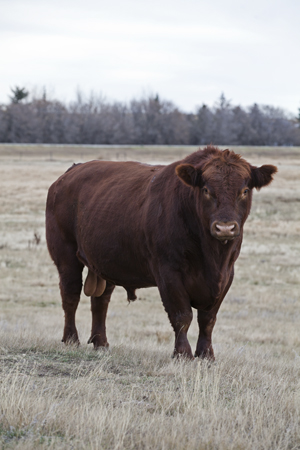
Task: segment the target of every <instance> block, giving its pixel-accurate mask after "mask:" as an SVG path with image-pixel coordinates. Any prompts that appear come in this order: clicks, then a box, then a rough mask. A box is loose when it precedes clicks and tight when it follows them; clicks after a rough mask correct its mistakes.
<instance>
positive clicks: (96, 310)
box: [88, 282, 115, 349]
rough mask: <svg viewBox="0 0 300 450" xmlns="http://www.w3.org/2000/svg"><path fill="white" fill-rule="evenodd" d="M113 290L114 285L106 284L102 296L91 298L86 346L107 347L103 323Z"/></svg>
mask: <svg viewBox="0 0 300 450" xmlns="http://www.w3.org/2000/svg"><path fill="white" fill-rule="evenodd" d="M114 288H115V285H114V284H111V283H109V282H106V288H105V291H104V292H103V294H102V295H100V297H91V311H92V331H91V337H90V339H89V340H88V344H90V343H93V344H94V348H95V349H96V348H99V347H108V342H107V337H106V327H105V321H106V314H107V309H108V305H109V302H110V297H111V294H112V292H113V290H114Z"/></svg>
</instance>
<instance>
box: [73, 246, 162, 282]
mask: <svg viewBox="0 0 300 450" xmlns="http://www.w3.org/2000/svg"><path fill="white" fill-rule="evenodd" d="M86 253H87V252H86ZM86 253H85V252H84V251H83V250H82V249H81V250H79V251H78V253H77V256H78V258H79V259H80V260H81V261H82V262H83V263H84V264H85V265H86V266H87V267H88V268H89V269H90V270H91V271H92V272H93V273H95V274H96V275H97V276H98V277H101V278H104V279H105V280H106V281H109V282H111V283H113V284H115V285H116V286H123V287H125V288H126V287H128V288H132V287H134V288H136V289H138V288H145V287H152V286H156V281H155V279H154V277H153V276H152V273H151V271H150V269H149V266H148V264H147V261H146V260H144V261H141V260H136V259H135V258H134V257H132V256H131V257H130V256H129V255H127V257H124V256H123V255H122V254H116V255H110V256H109V257H107V256H106V257H104V256H103V255H102V256H101V254H100V252H95V253H92V252H89V253H88V255H87V254H86Z"/></svg>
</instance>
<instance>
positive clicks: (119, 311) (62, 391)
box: [0, 146, 300, 450]
mask: <svg viewBox="0 0 300 450" xmlns="http://www.w3.org/2000/svg"><path fill="white" fill-rule="evenodd" d="M19 148H20V147H18V146H15V147H7V146H0V164H1V167H0V196H1V200H0V268H1V271H0V277H1V284H0V300H1V310H0V359H1V365H0V444H1V448H3V449H8V448H20V449H32V448H40V449H43V448H47V449H48V448H49V449H51V448H55V449H83V448H84V449H123V448H124V449H165V450H167V449H172V450H173V449H175V450H177V449H178V450H179V449H180V450H182V449H189V450H190V449H195V450H201V449H226V450H227V449H234V450H236V449H241V450H242V449H243V450H244V449H251V450H252V449H264V450H265V449H297V448H300V389H299V388H300V386H299V384H300V381H299V380H300V379H299V369H300V334H299V318H300V298H299V287H300V269H299V268H300V239H299V236H300V176H299V173H300V171H299V169H300V149H272V148H269V149H253V148H241V149H238V150H239V151H240V152H242V153H243V154H244V155H245V156H246V157H247V158H248V159H249V160H250V161H251V162H252V163H254V164H263V163H273V164H278V167H279V173H278V175H277V177H276V181H275V182H274V183H273V184H272V185H271V186H270V187H269V188H265V189H263V190H262V191H261V192H260V193H258V194H255V198H254V201H253V208H252V213H251V216H250V218H249V220H248V222H247V224H246V229H245V239H244V244H243V249H242V253H241V256H240V258H239V260H238V263H237V265H236V275H235V280H234V283H233V286H232V288H231V290H230V291H229V294H228V295H227V298H226V299H225V301H224V303H223V305H222V307H221V311H220V313H219V315H218V322H217V324H216V327H215V331H214V335H213V338H214V346H215V353H216V358H217V362H216V363H214V364H208V363H207V362H202V361H194V362H186V361H175V360H172V359H171V358H170V355H171V352H172V347H173V333H172V330H171V326H170V324H169V322H168V319H167V316H166V313H165V312H164V310H163V307H162V305H161V302H160V299H159V296H158V292H157V290H156V289H148V290H140V291H138V294H139V300H137V301H136V302H135V303H133V304H130V305H128V304H127V301H126V293H125V291H124V290H122V289H121V288H118V289H116V292H115V293H114V295H113V299H112V302H111V305H110V309H109V314H108V320H107V330H108V339H109V342H110V351H109V352H102V351H100V352H94V351H93V350H92V348H91V346H88V345H87V344H86V341H87V339H88V337H89V331H90V326H91V318H90V311H89V300H88V298H86V297H85V296H84V295H83V296H82V300H81V304H80V306H79V310H78V318H77V323H78V329H79V334H80V338H81V342H82V346H81V347H80V348H76V347H65V346H63V344H62V343H61V342H60V339H61V336H62V326H63V313H62V310H61V306H60V298H59V291H58V286H57V281H58V280H57V274H56V270H55V267H54V266H53V264H52V262H51V261H50V258H49V257H48V255H47V250H46V245H45V235H44V205H45V197H46V191H47V188H48V187H49V185H50V184H51V182H52V181H54V179H56V178H57V177H58V176H59V175H60V174H61V173H62V172H63V171H64V170H66V169H67V167H69V166H70V164H71V162H73V161H72V160H73V158H72V155H75V157H74V159H75V160H76V161H78V160H80V159H82V160H84V159H85V156H86V157H87V159H91V158H97V157H100V158H107V157H108V156H109V157H112V158H113V159H117V158H119V159H121V158H123V157H124V158H127V159H129V157H130V158H133V159H140V160H143V161H146V160H147V159H148V160H159V159H162V160H164V161H171V160H172V159H176V157H177V156H180V155H184V154H186V153H187V152H188V151H189V149H186V148H176V149H169V148H165V147H164V148H159V149H157V148H133V149H129V148H126V150H125V153H124V148H122V149H121V150H120V149H118V148H114V149H112V150H111V149H108V148H88V149H82V148H79V147H72V148H64V147H61V148H59V149H57V148H55V149H51V148H50V147H42V148H40V149H39V148H36V147H33V148H32V149H31V148H29V149H28V154H26V148H25V147H22V155H20V153H18V152H20V150H19ZM49 149H50V150H49ZM50 151H52V158H50V157H49V152H50ZM122 151H123V156H122V154H121V153H122ZM55 152H57V153H55ZM72 152H73V153H72ZM86 152H87V153H86ZM117 154H118V157H117ZM35 233H36V236H35V235H34V234H35ZM37 236H41V240H40V242H39V243H38V242H37V241H38V239H37ZM194 322H195V321H194ZM189 337H190V342H191V344H192V346H193V348H195V343H196V339H197V326H196V323H193V324H192V327H191V330H190V333H189Z"/></svg>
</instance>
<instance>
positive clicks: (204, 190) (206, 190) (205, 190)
mask: <svg viewBox="0 0 300 450" xmlns="http://www.w3.org/2000/svg"><path fill="white" fill-rule="evenodd" d="M203 192H204V194H208V189H207V188H206V187H205V186H204V188H203Z"/></svg>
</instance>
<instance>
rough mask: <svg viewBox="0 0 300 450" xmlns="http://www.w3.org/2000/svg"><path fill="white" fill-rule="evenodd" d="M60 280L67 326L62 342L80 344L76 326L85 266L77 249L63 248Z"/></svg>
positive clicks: (59, 260) (60, 261) (71, 247)
mask: <svg viewBox="0 0 300 450" xmlns="http://www.w3.org/2000/svg"><path fill="white" fill-rule="evenodd" d="M55 263H56V265H57V269H58V273H59V278H60V283H59V287H60V293H61V298H62V307H63V310H64V313H65V326H64V334H63V338H62V342H65V343H68V342H74V343H78V344H79V339H78V333H77V329H76V325H75V313H76V310H77V306H78V303H79V300H80V294H81V289H82V271H83V267H84V266H83V264H82V263H81V262H80V261H79V260H78V259H77V257H76V249H75V248H73V246H64V247H62V248H61V254H60V257H59V258H58V262H56V261H55Z"/></svg>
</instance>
